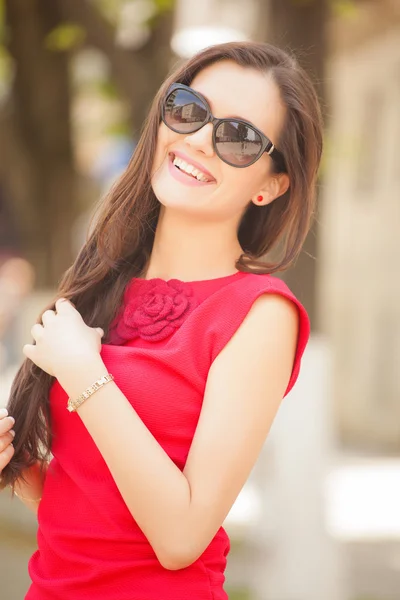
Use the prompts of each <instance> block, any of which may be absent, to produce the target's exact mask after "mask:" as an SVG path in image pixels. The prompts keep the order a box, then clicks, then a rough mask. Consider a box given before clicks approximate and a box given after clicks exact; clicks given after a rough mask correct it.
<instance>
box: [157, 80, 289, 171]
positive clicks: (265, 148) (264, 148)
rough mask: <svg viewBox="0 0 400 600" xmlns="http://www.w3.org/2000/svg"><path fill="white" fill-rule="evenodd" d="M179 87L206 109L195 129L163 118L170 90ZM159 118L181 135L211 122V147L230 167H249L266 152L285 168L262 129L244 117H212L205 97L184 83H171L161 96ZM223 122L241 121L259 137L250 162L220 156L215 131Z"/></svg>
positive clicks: (281, 157)
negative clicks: (182, 128) (181, 128)
mask: <svg viewBox="0 0 400 600" xmlns="http://www.w3.org/2000/svg"><path fill="white" fill-rule="evenodd" d="M179 89H181V90H184V91H185V92H190V93H191V94H193V95H194V96H196V97H197V98H198V99H199V100H200V101H201V102H202V103H203V104H204V106H205V108H206V110H207V117H206V119H205V121H204V122H203V123H202V124H201V125H200V127H195V129H193V131H185V132H182V131H178V130H177V129H175V128H174V127H171V125H170V124H169V123H167V120H166V118H165V105H166V102H167V99H168V98H169V96H170V95H171V94H172V92H174V91H176V90H179ZM161 119H162V121H163V122H164V123H165V125H166V126H167V127H168V128H169V129H171V130H172V131H175V132H176V133H180V134H182V135H190V134H191V133H195V132H196V131H199V129H201V128H202V127H204V126H205V125H207V124H208V123H212V124H213V135H212V142H213V148H214V150H215V152H216V154H217V156H218V157H219V158H220V159H221V160H222V161H223V162H225V163H226V164H228V165H230V166H231V167H236V168H238V169H244V168H245V167H250V165H252V164H254V163H255V162H257V160H258V159H259V158H261V156H262V155H263V154H264V152H266V153H267V154H268V155H269V156H270V157H271V158H272V160H273V161H274V162H275V163H276V165H277V166H278V167H279V168H280V169H281V170H282V171H285V170H286V168H285V160H284V158H283V154H282V153H281V152H280V151H279V150H278V149H277V148H276V147H275V145H274V144H273V143H272V142H271V140H270V139H269V138H268V137H267V136H266V135H265V134H264V133H263V132H262V131H260V130H259V129H258V128H257V127H256V126H255V125H253V124H252V123H250V121H246V120H245V119H236V118H224V119H217V117H214V115H213V114H212V112H211V109H210V105H209V104H208V101H207V100H206V98H205V97H204V96H203V95H202V94H200V92H197V91H196V90H194V89H193V88H191V87H189V86H188V85H185V84H184V83H172V84H171V85H170V86H169V88H168V90H167V92H166V93H165V95H164V98H163V103H162V107H161ZM225 122H229V123H243V124H244V125H246V126H247V127H249V128H250V129H252V130H253V131H254V132H255V133H257V134H258V135H259V136H260V138H261V143H262V146H261V149H260V151H259V153H258V154H257V155H256V157H255V158H254V159H253V160H252V161H251V162H249V163H247V164H246V165H235V164H232V163H231V162H229V161H227V160H226V159H225V158H222V156H221V155H220V153H219V152H218V148H217V141H216V131H217V129H218V127H219V126H220V124H221V123H225Z"/></svg>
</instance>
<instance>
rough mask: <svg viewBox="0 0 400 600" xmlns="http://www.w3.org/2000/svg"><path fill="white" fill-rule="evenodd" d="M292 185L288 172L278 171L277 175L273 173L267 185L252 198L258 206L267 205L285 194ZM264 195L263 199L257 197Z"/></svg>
mask: <svg viewBox="0 0 400 600" xmlns="http://www.w3.org/2000/svg"><path fill="white" fill-rule="evenodd" d="M289 187H290V179H289V175H287V173H278V174H277V175H271V177H269V179H268V181H267V183H266V185H265V186H264V187H263V189H262V190H260V191H259V192H258V194H255V195H254V197H253V198H252V202H254V204H256V205H257V206H265V205H266V204H270V203H271V202H272V201H273V200H275V199H276V198H279V197H280V196H283V194H285V193H286V192H287V191H288V189H289ZM259 196H262V197H263V199H262V200H261V201H259V200H258V199H257V198H258V197H259Z"/></svg>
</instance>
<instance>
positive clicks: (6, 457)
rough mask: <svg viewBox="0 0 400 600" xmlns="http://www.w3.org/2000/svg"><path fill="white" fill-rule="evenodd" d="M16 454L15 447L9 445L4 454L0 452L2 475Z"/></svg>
mask: <svg viewBox="0 0 400 600" xmlns="http://www.w3.org/2000/svg"><path fill="white" fill-rule="evenodd" d="M14 452H15V449H14V446H12V445H11V444H9V445H8V446H7V448H6V449H5V450H3V452H0V473H1V471H2V470H3V469H4V467H6V466H7V465H8V463H9V462H10V460H11V459H12V457H13V454H14Z"/></svg>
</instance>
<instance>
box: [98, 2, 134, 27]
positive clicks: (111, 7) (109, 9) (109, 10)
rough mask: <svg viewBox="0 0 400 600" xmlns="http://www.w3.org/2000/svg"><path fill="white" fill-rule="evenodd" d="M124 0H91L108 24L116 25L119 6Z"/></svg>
mask: <svg viewBox="0 0 400 600" xmlns="http://www.w3.org/2000/svg"><path fill="white" fill-rule="evenodd" d="M125 2H126V0H93V4H94V5H95V6H96V8H97V10H98V11H99V12H100V13H101V16H102V17H104V18H105V19H106V20H107V21H108V22H109V23H110V25H113V26H114V27H116V26H117V23H118V16H119V14H120V11H121V7H122V6H123V4H125Z"/></svg>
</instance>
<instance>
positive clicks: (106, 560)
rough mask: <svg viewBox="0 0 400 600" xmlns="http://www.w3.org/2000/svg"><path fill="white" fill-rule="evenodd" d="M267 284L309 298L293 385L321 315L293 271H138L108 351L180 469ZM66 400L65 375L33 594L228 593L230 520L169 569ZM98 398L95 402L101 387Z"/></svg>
mask: <svg viewBox="0 0 400 600" xmlns="http://www.w3.org/2000/svg"><path fill="white" fill-rule="evenodd" d="M264 293H275V294H281V295H282V296H285V297H286V298H290V299H291V300H292V301H293V302H294V303H295V304H296V306H297V307H298V312H299V317H300V330H299V336H298V342H297V353H296V357H295V360H294V364H293V371H292V375H291V378H290V381H289V383H288V386H287V389H286V392H285V395H286V394H287V393H288V392H289V391H290V390H291V389H292V387H293V385H294V383H295V381H296V379H297V377H298V373H299V369H300V361H301V357H302V354H303V352H304V349H305V347H306V344H307V341H308V339H309V334H310V323H309V319H308V316H307V313H306V310H305V308H304V307H303V306H302V304H301V303H300V302H299V301H298V300H297V299H296V298H295V297H294V295H293V294H292V292H291V291H290V289H289V288H288V287H287V286H286V284H285V283H284V282H283V281H282V280H280V279H278V278H277V277H274V276H272V275H265V274H260V275H257V274H251V273H242V272H237V273H235V274H233V275H228V276H225V277H220V278H218V279H210V280H202V281H193V282H182V281H179V280H177V279H170V280H168V281H165V280H163V279H159V278H154V279H149V280H142V279H137V278H133V279H132V280H131V281H130V282H129V284H128V285H127V287H126V289H125V293H124V298H123V302H122V303H121V307H120V310H119V312H118V315H117V317H116V318H115V319H114V321H113V323H112V324H111V327H110V338H109V342H108V343H107V344H103V345H102V349H101V356H102V359H103V361H104V363H105V365H106V368H107V369H108V371H109V372H110V373H112V374H113V375H114V377H115V383H116V384H117V385H118V386H119V388H120V389H121V391H122V392H123V393H124V394H125V396H126V397H127V398H128V400H129V402H130V403H131V404H132V406H133V407H134V409H135V411H136V412H137V413H138V415H139V416H140V418H141V419H142V421H143V423H144V424H145V425H146V427H147V428H148V429H149V430H150V431H151V433H152V434H153V435H154V437H155V438H156V439H157V441H158V443H159V444H160V445H161V446H162V448H163V449H164V450H165V452H166V453H167V454H168V455H169V457H170V458H171V460H172V461H173V462H174V463H175V464H176V465H177V466H178V467H179V469H181V470H183V469H184V466H185V462H186V459H187V456H188V453H189V449H190V445H191V441H192V439H193V436H194V433H195V430H196V425H197V422H198V419H199V415H200V411H201V406H202V400H203V396H204V390H205V385H206V380H207V373H208V371H209V368H210V366H211V363H212V362H213V360H214V359H215V358H216V357H217V355H218V354H219V352H220V351H221V350H222V349H223V348H224V346H225V345H226V344H227V342H228V341H229V340H230V338H231V337H232V336H233V334H234V333H235V331H236V330H237V329H238V327H239V326H240V324H241V322H242V321H243V319H244V318H245V316H246V314H247V313H248V312H249V310H250V308H251V306H252V304H253V302H254V301H255V300H256V299H257V298H258V297H259V296H260V295H261V294H264ZM260 335H268V332H267V331H265V332H260ZM67 399H68V396H67V394H66V392H65V391H64V389H63V388H62V387H61V385H60V384H59V383H58V381H57V380H55V381H54V383H53V385H52V387H51V389H50V394H49V401H50V409H51V426H52V431H53V444H52V449H51V451H52V456H53V458H52V460H51V462H50V464H49V467H48V472H47V476H46V479H45V483H44V488H43V495H42V500H41V502H40V504H39V509H38V515H37V518H38V530H37V545H38V548H37V550H36V551H35V552H34V553H33V555H32V556H31V558H30V560H29V563H28V571H29V575H30V578H31V580H32V583H31V585H30V587H29V589H28V591H27V594H26V596H25V600H227V598H228V596H227V594H226V591H224V581H225V576H224V571H225V567H226V560H227V555H228V552H229V549H230V543H229V537H228V535H227V533H226V531H225V530H224V528H223V527H221V528H220V529H219V530H218V532H217V533H216V535H215V537H214V538H213V539H212V541H211V542H210V544H209V546H208V547H207V548H206V550H205V551H204V552H203V554H202V555H201V556H200V557H199V558H198V559H197V560H196V561H195V562H194V563H193V564H191V565H189V566H188V567H186V568H184V569H180V570H174V571H173V570H168V569H165V568H163V567H162V566H161V564H160V563H159V561H158V559H157V557H156V555H155V553H154V551H153V549H152V547H151V545H150V543H149V542H148V540H147V538H146V537H145V535H144V534H143V532H142V531H141V529H140V528H139V526H138V525H137V523H136V522H135V520H134V518H133V517H132V515H131V514H130V512H129V510H128V508H127V506H126V504H125V503H124V501H123V498H122V496H121V494H120V493H119V490H118V488H117V486H116V484H115V482H114V480H113V478H112V476H111V473H110V471H109V469H108V467H107V465H106V463H105V461H104V460H103V457H102V455H101V454H100V452H99V450H98V448H97V446H96V445H95V443H94V441H93V439H92V438H91V436H90V435H89V432H88V431H87V429H86V428H85V426H84V424H83V422H82V421H81V419H80V417H79V415H78V414H77V413H76V412H73V413H70V412H68V411H67V409H66V403H67ZM88 401H89V402H94V403H95V402H96V396H93V398H90V399H89V400H88ZM105 418H107V417H106V415H105ZM115 443H116V444H117V443H118V439H116V440H115ZM127 460H129V459H128V457H127Z"/></svg>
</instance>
